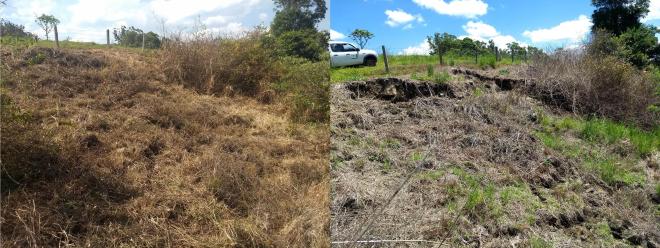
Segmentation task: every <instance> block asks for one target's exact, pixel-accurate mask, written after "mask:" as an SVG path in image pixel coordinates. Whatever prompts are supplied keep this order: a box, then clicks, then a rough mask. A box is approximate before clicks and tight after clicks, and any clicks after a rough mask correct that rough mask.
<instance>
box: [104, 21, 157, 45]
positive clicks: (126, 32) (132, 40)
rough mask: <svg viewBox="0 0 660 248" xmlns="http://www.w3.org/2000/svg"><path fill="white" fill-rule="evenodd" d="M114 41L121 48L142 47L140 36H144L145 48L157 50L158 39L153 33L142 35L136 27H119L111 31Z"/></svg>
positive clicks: (140, 30) (142, 32)
mask: <svg viewBox="0 0 660 248" xmlns="http://www.w3.org/2000/svg"><path fill="white" fill-rule="evenodd" d="M112 34H113V36H114V38H115V41H116V42H117V43H118V44H119V45H122V46H127V47H142V34H144V47H145V48H159V47H160V43H161V41H160V37H159V36H158V34H156V33H154V32H148V33H144V31H142V29H139V28H136V27H133V26H131V27H126V26H121V27H119V28H115V29H114V30H113V31H112Z"/></svg>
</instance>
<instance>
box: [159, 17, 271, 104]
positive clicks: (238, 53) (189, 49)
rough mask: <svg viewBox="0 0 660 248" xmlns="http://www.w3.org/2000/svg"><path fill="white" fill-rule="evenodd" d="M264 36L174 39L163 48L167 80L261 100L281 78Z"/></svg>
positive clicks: (204, 90) (252, 33) (254, 33)
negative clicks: (273, 83)
mask: <svg viewBox="0 0 660 248" xmlns="http://www.w3.org/2000/svg"><path fill="white" fill-rule="evenodd" d="M263 35H265V33H264V31H263V30H260V29H256V30H254V31H250V32H247V33H244V34H242V35H241V36H240V37H215V36H213V35H208V34H204V33H202V34H193V35H191V37H184V36H183V35H181V34H178V35H173V36H171V37H170V38H169V39H167V41H166V42H164V45H163V51H162V63H163V70H164V73H165V76H166V77H167V78H168V79H170V80H174V81H176V82H178V83H181V84H183V85H184V86H186V87H190V88H193V89H195V90H197V91H198V92H201V93H206V94H226V95H233V94H236V93H238V94H241V95H246V96H255V97H259V96H261V95H262V94H264V93H265V92H267V91H268V90H269V87H268V84H269V83H270V82H273V81H275V80H276V78H278V77H279V74H280V71H279V70H278V68H277V67H276V64H275V63H274V62H275V59H274V58H273V57H272V56H271V54H270V53H269V51H268V50H267V49H264V48H263V47H262V44H261V42H260V41H261V37H262V36H263Z"/></svg>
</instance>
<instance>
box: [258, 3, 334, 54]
mask: <svg viewBox="0 0 660 248" xmlns="http://www.w3.org/2000/svg"><path fill="white" fill-rule="evenodd" d="M274 2H275V7H276V12H275V18H274V19H273V22H272V23H271V26H270V32H271V34H272V35H273V36H274V37H268V38H267V40H266V41H265V43H266V44H267V45H268V46H275V50H276V51H278V53H281V55H285V56H295V57H301V58H305V59H309V60H313V61H318V60H320V59H321V55H322V54H323V53H324V52H326V47H327V46H328V40H329V34H328V33H327V32H319V31H318V30H317V29H316V24H318V23H319V22H320V21H321V20H322V19H323V18H324V17H325V13H326V11H327V7H326V4H325V0H274Z"/></svg>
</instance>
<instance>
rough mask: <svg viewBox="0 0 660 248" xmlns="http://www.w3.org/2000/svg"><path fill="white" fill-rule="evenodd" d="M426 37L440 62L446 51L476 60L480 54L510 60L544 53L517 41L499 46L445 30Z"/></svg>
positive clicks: (491, 41)
mask: <svg viewBox="0 0 660 248" xmlns="http://www.w3.org/2000/svg"><path fill="white" fill-rule="evenodd" d="M426 39H427V42H428V44H429V47H430V49H431V55H436V56H439V57H440V63H444V59H443V57H444V56H445V55H446V54H448V53H453V54H457V55H460V56H474V57H475V60H478V58H479V56H482V55H494V56H495V57H496V60H501V59H502V58H504V57H511V61H512V62H513V61H514V60H515V58H523V59H527V58H530V57H538V56H542V55H544V54H545V53H544V52H543V50H541V49H539V48H537V47H533V46H521V45H520V44H519V43H518V42H511V43H508V44H507V45H506V48H500V47H497V46H496V45H495V42H494V41H493V40H489V41H488V42H483V41H480V40H475V39H471V38H469V37H465V38H463V39H459V38H458V37H456V36H455V35H452V34H449V33H447V32H445V33H442V34H440V33H435V34H433V35H432V36H428V37H427V38H426Z"/></svg>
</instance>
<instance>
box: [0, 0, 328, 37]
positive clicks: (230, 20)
mask: <svg viewBox="0 0 660 248" xmlns="http://www.w3.org/2000/svg"><path fill="white" fill-rule="evenodd" d="M274 7H275V6H274V4H273V1H272V0H57V1H56V0H8V1H7V6H5V7H0V16H1V17H2V18H5V19H8V20H10V21H12V22H14V23H17V24H21V25H25V27H26V29H27V30H28V31H31V32H34V33H35V34H39V35H40V36H43V35H44V34H43V31H41V29H40V28H39V27H38V26H37V25H36V24H35V23H34V19H35V16H38V15H41V14H42V13H45V14H52V15H55V17H57V18H58V19H59V20H60V21H61V23H60V25H58V30H59V33H60V35H59V36H60V39H66V38H69V39H71V40H75V41H94V42H98V43H104V42H105V30H106V29H111V30H112V28H113V27H119V26H121V25H127V26H131V25H132V26H135V27H138V28H141V29H143V30H148V31H154V32H157V33H162V32H163V25H162V24H163V23H164V24H165V25H164V26H165V29H166V30H165V31H166V32H179V31H183V32H188V31H190V30H191V28H192V27H193V26H194V24H195V22H202V23H203V24H204V25H205V26H206V27H207V29H208V30H209V31H211V32H213V33H215V34H236V33H240V32H242V31H244V30H246V29H250V28H252V27H254V26H256V25H270V22H271V20H272V19H273V16H274ZM319 26H320V27H321V28H325V29H327V28H328V27H329V23H328V21H327V18H326V20H324V21H323V22H322V23H320V24H319Z"/></svg>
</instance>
